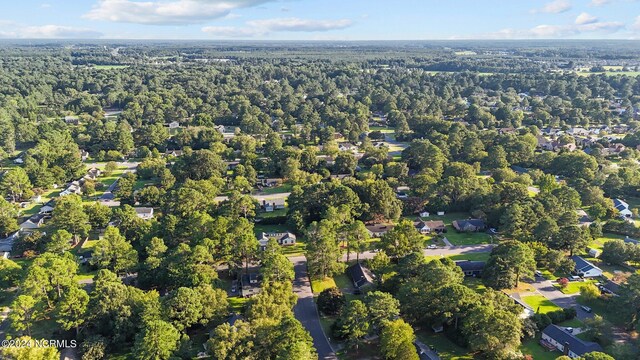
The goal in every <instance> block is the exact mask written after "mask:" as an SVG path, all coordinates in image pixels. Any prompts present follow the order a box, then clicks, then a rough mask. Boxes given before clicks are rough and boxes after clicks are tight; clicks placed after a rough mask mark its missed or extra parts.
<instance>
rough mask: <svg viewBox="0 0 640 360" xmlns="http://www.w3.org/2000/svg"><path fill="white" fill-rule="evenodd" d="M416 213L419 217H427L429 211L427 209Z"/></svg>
mask: <svg viewBox="0 0 640 360" xmlns="http://www.w3.org/2000/svg"><path fill="white" fill-rule="evenodd" d="M418 215H420V217H421V218H423V217H429V212H428V211H422V212H420V214H418Z"/></svg>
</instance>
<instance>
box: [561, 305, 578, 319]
mask: <svg viewBox="0 0 640 360" xmlns="http://www.w3.org/2000/svg"><path fill="white" fill-rule="evenodd" d="M562 311H563V312H564V318H565V319H566V320H571V319H573V318H575V317H576V316H577V315H578V312H577V311H576V309H574V308H568V309H564V310H562Z"/></svg>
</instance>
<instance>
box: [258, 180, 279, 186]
mask: <svg viewBox="0 0 640 360" xmlns="http://www.w3.org/2000/svg"><path fill="white" fill-rule="evenodd" d="M282 182H283V180H282V178H265V179H258V184H260V185H261V186H266V187H275V186H280V185H282Z"/></svg>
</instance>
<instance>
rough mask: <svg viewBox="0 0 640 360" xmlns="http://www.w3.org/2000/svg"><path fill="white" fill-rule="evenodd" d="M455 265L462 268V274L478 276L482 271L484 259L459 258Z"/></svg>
mask: <svg viewBox="0 0 640 360" xmlns="http://www.w3.org/2000/svg"><path fill="white" fill-rule="evenodd" d="M456 265H457V266H458V267H459V268H460V269H461V270H462V272H463V273H464V276H473V277H480V276H482V271H484V265H485V262H484V261H471V260H461V261H456Z"/></svg>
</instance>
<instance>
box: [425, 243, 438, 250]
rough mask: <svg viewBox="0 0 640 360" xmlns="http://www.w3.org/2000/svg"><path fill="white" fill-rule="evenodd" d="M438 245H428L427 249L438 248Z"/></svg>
mask: <svg viewBox="0 0 640 360" xmlns="http://www.w3.org/2000/svg"><path fill="white" fill-rule="evenodd" d="M437 248H438V247H437V246H436V245H434V244H431V245H429V246H427V249H437Z"/></svg>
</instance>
